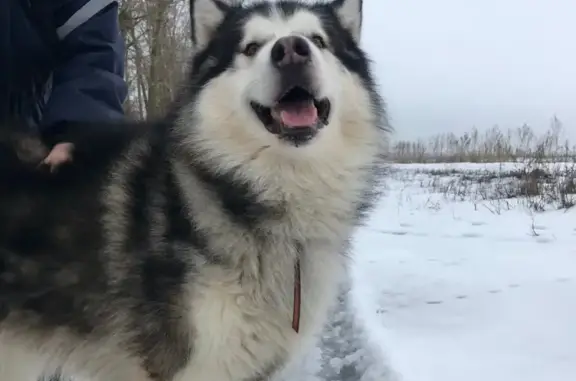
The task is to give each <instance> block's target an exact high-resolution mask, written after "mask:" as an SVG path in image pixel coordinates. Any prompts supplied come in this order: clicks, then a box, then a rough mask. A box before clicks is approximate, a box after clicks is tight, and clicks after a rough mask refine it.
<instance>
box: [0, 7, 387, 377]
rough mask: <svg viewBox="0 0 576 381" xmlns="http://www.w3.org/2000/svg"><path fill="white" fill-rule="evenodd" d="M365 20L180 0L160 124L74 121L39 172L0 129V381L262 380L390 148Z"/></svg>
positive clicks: (311, 318)
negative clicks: (54, 379)
mask: <svg viewBox="0 0 576 381" xmlns="http://www.w3.org/2000/svg"><path fill="white" fill-rule="evenodd" d="M361 8H362V1H361V0H336V1H334V2H332V3H316V4H305V3H300V2H285V1H281V2H278V3H253V4H250V5H237V4H236V5H235V4H230V3H224V2H222V1H219V0H195V3H194V9H195V11H194V12H193V15H194V20H193V25H194V37H195V43H196V49H195V54H194V57H193V61H192V65H191V70H190V75H189V78H188V83H187V84H186V86H185V87H184V88H183V90H182V94H181V96H180V97H179V98H178V100H177V101H176V102H175V104H174V107H173V108H172V110H170V112H169V113H167V116H166V117H165V118H163V119H162V120H161V121H159V122H147V123H129V122H126V123H121V124H120V125H116V126H107V127H103V126H89V125H86V126H79V127H77V128H75V129H74V131H71V132H70V135H68V136H67V137H66V138H67V140H68V141H72V142H74V143H75V147H76V151H75V152H74V160H73V162H72V163H70V164H66V165H63V166H62V167H61V168H60V169H59V170H58V171H57V172H55V173H46V172H45V171H42V170H41V169H39V168H36V166H35V165H32V164H31V163H30V162H29V161H28V159H30V157H31V156H27V155H29V154H32V156H33V154H34V152H36V154H38V153H39V152H40V153H41V152H42V146H40V145H39V144H38V141H34V140H33V139H32V140H30V138H29V137H22V136H18V135H17V134H15V133H4V136H3V137H2V138H1V139H0V140H1V142H0V159H1V160H0V161H2V164H0V166H1V167H2V172H0V218H1V221H2V223H1V225H0V380H3V381H4V380H6V381H32V380H35V379H36V378H37V377H38V376H40V375H41V374H43V373H44V374H46V373H47V374H49V373H50V372H53V371H56V370H57V369H61V370H62V371H63V372H64V373H65V374H72V375H79V376H80V377H84V378H88V379H94V380H102V381H137V380H155V381H172V380H183V381H184V380H187V381H265V380H270V379H271V378H272V377H273V375H274V374H275V373H276V372H277V371H278V370H279V369H280V368H281V367H282V366H283V365H284V364H286V363H287V362H288V361H289V360H290V358H291V357H292V356H293V355H294V354H295V353H297V352H298V349H299V348H301V347H302V346H303V345H304V344H306V343H308V342H310V341H311V340H313V336H314V333H315V332H317V331H318V330H319V329H320V328H321V327H322V324H323V321H324V317H325V314H326V312H327V310H328V309H329V307H331V304H332V303H333V301H334V300H335V293H336V290H337V289H338V288H337V286H338V283H339V281H340V280H341V279H342V277H343V276H344V274H345V270H346V265H347V262H348V254H349V240H350V238H351V235H352V234H353V232H354V229H355V227H356V226H357V225H358V224H359V222H360V221H361V219H362V215H363V214H364V213H365V212H366V211H367V210H368V208H369V207H370V205H371V204H372V202H373V201H374V197H373V196H374V194H375V191H376V190H377V189H376V187H377V181H376V180H377V179H378V172H379V171H378V166H379V162H380V158H381V154H382V149H383V147H384V145H383V144H382V143H383V142H384V141H385V139H386V131H387V123H386V118H385V113H384V105H383V102H382V100H381V98H380V97H379V95H378V93H377V91H376V88H375V84H374V82H373V78H372V75H371V74H370V67H369V61H368V59H367V57H366V55H365V53H364V52H363V51H362V50H361V49H360V47H359V41H360V30H361V24H362V23H361V20H362V12H361ZM71 107H73V105H71ZM113 127H116V128H115V129H114V128H113ZM4 130H5V129H4ZM99 131H100V132H99ZM16 155H18V156H16ZM40 157H41V156H40ZM10 158H11V159H10Z"/></svg>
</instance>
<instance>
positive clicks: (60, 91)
mask: <svg viewBox="0 0 576 381" xmlns="http://www.w3.org/2000/svg"><path fill="white" fill-rule="evenodd" d="M123 76H124V41H123V38H122V35H121V32H120V28H119V20H118V2H117V1H113V0H2V1H1V2H0V121H1V120H7V119H10V120H19V121H26V122H28V124H29V125H30V126H31V127H32V128H35V129H38V130H40V132H42V133H43V134H45V133H47V132H49V131H50V129H53V128H55V127H56V126H59V125H65V124H66V123H67V122H80V121H99V120H109V119H114V118H120V117H122V116H123V111H122V103H123V101H124V99H125V98H126V94H127V86H126V83H125V81H124V79H123Z"/></svg>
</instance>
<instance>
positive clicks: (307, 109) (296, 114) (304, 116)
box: [280, 103, 318, 127]
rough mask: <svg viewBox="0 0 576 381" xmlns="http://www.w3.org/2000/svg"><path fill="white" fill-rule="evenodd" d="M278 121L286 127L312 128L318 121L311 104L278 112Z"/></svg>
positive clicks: (316, 113) (314, 108)
mask: <svg viewBox="0 0 576 381" xmlns="http://www.w3.org/2000/svg"><path fill="white" fill-rule="evenodd" d="M280 119H281V120H282V124H284V126H286V127H305V126H314V125H315V124H316V122H317V121H318V110H317V109H316V107H315V106H314V104H313V103H310V104H306V105H302V106H299V107H294V108H292V107H291V108H289V109H284V110H282V111H280Z"/></svg>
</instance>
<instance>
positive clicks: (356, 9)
mask: <svg viewBox="0 0 576 381" xmlns="http://www.w3.org/2000/svg"><path fill="white" fill-rule="evenodd" d="M362 1H363V0H334V2H333V3H332V5H333V6H334V7H335V8H336V14H337V15H338V17H339V18H340V22H341V23H342V25H344V27H345V28H346V29H348V31H349V32H350V33H351V34H352V37H354V39H355V40H356V42H360V35H361V34H362Z"/></svg>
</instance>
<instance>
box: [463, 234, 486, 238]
mask: <svg viewBox="0 0 576 381" xmlns="http://www.w3.org/2000/svg"><path fill="white" fill-rule="evenodd" d="M480 237H482V234H478V233H462V238H480Z"/></svg>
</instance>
